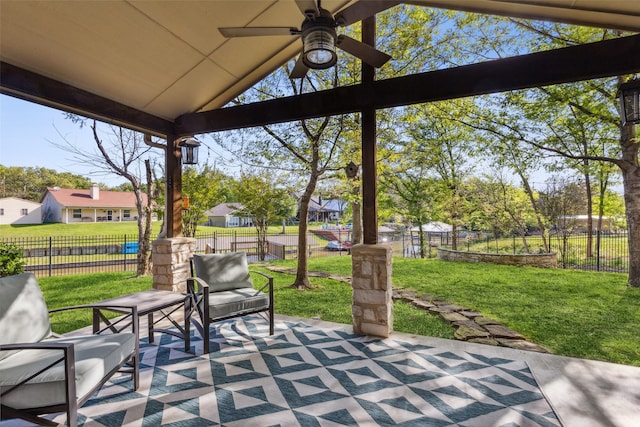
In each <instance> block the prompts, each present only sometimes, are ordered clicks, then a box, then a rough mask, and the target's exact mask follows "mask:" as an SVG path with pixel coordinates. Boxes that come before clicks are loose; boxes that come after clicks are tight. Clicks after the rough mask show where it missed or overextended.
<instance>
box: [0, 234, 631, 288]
mask: <svg viewBox="0 0 640 427" xmlns="http://www.w3.org/2000/svg"><path fill="white" fill-rule="evenodd" d="M350 238H351V235H350V232H349V230H348V229H342V228H333V229H321V230H313V231H312V232H310V233H309V234H308V235H307V247H306V248H305V250H306V251H308V254H309V256H310V257H327V256H348V255H349V254H350V246H349V245H348V241H349V240H350ZM423 238H424V241H425V246H424V251H425V253H424V256H425V257H435V256H436V253H437V250H436V249H437V248H438V247H446V248H451V246H452V236H451V233H425V234H424V236H423ZM0 240H1V241H2V242H4V243H13V244H15V245H16V246H18V247H19V248H21V249H22V252H23V255H24V261H25V262H26V265H25V270H26V271H31V272H33V273H35V274H36V275H37V276H53V275H62V274H83V273H90V272H103V271H135V270H136V266H137V252H138V236H137V234H136V235H111V236H52V237H15V238H2V239H0ZM380 241H381V242H382V243H388V244H391V245H392V246H393V253H394V254H396V255H402V256H404V257H410V258H420V257H421V251H420V244H419V234H418V233H416V232H413V233H411V232H403V231H397V232H389V233H381V234H380ZM345 242H347V243H346V244H345ZM548 243H549V244H550V247H551V252H555V253H557V254H558V266H559V267H562V268H577V269H586V270H596V271H612V272H626V271H628V269H629V255H628V242H627V235H626V234H622V233H621V234H605V233H602V234H600V233H597V234H593V235H591V236H589V235H587V234H571V235H561V234H558V235H551V236H549V237H548ZM589 248H590V249H589ZM457 249H458V250H463V251H464V250H466V251H473V252H489V253H512V254H518V253H543V252H544V246H543V243H542V238H541V237H540V236H526V237H525V238H522V237H520V236H509V237H499V238H496V237H493V236H489V235H488V234H487V233H468V232H461V233H459V234H458V239H457ZM206 251H210V252H229V251H244V252H247V254H248V255H249V259H250V260H251V261H257V260H260V258H262V257H261V256H260V253H259V251H258V237H257V235H256V233H255V231H254V230H252V229H247V230H237V229H236V230H229V231H215V232H211V233H198V234H197V236H196V252H198V253H204V252H206ZM298 253H299V248H298V234H297V233H288V234H281V233H269V234H268V235H267V250H266V254H265V256H264V260H267V261H270V260H277V259H295V258H297V257H298Z"/></svg>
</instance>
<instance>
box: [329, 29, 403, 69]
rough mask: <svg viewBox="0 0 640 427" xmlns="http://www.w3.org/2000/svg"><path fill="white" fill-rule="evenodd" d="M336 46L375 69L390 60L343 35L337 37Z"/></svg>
mask: <svg viewBox="0 0 640 427" xmlns="http://www.w3.org/2000/svg"><path fill="white" fill-rule="evenodd" d="M336 46H337V47H339V48H340V49H342V50H344V51H345V52H348V53H350V54H351V55H353V56H355V57H356V58H360V59H361V60H363V61H364V62H366V63H367V64H369V65H372V66H374V67H376V68H380V67H382V66H383V65H384V64H385V63H386V62H387V61H388V60H390V59H391V56H389V55H387V54H386V53H384V52H380V51H379V50H377V49H375V48H373V47H371V46H369V45H368V44H364V43H362V42H359V41H358V40H355V39H352V38H351V37H348V36H345V35H340V36H338V40H337V42H336Z"/></svg>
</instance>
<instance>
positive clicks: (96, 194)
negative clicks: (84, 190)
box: [89, 183, 100, 200]
mask: <svg viewBox="0 0 640 427" xmlns="http://www.w3.org/2000/svg"><path fill="white" fill-rule="evenodd" d="M89 195H90V196H91V199H93V200H99V199H100V187H98V184H96V183H93V184H91V189H90V190H89Z"/></svg>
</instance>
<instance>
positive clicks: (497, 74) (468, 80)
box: [176, 35, 640, 136]
mask: <svg viewBox="0 0 640 427" xmlns="http://www.w3.org/2000/svg"><path fill="white" fill-rule="evenodd" d="M638 52H640V35H634V36H628V37H622V38H617V39H611V40H605V41H600V42H595V43H588V44H582V45H577V46H572V47H566V48H562V49H555V50H550V51H544V52H537V53H532V54H527V55H521V56H516V57H512V58H505V59H498V60H493V61H487V62H483V63H479V64H472V65H464V66H460V67H456V68H450V69H445V70H438V71H431V72H426V73H421V74H414V75H409V76H404V77H397V78H393V79H386V80H378V81H376V82H374V83H373V90H367V89H366V88H365V87H364V86H363V85H354V86H347V87H339V88H336V89H331V90H326V91H321V92H314V93H308V94H304V95H298V96H290V97H285V98H279V99H274V100H270V101H263V102H258V103H253V104H246V105H240V106H234V107H227V108H220V109H216V110H211V111H206V112H201V113H193V114H186V115H183V116H181V117H179V118H178V119H177V120H176V134H177V135H178V136H183V135H195V134H201V133H207V132H217V131H223V130H231V129H239V128H247V127H254V126H262V125H267V124H271V123H281V122H289V121H295V120H302V119H308V118H313V117H323V116H331V115H336V114H345V113H352V112H356V111H362V109H363V108H365V107H367V106H371V105H374V106H375V108H376V109H383V108H390V107H396V106H400V105H411V104H418V103H424V102H432V101H441V100H446V99H455V98H463V97H467V96H476V95H484V94H489V93H496V92H504V91H509V90H517V89H526V88H533V87H541V86H547V85H552V84H560V83H569V82H575V81H582V80H590V79H595V78H603V77H612V76H617V75H626V74H633V73H637V72H640V54H638Z"/></svg>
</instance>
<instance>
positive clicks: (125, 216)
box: [122, 209, 131, 218]
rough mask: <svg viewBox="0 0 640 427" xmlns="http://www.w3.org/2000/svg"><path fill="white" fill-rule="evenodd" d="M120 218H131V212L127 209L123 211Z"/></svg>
mask: <svg viewBox="0 0 640 427" xmlns="http://www.w3.org/2000/svg"><path fill="white" fill-rule="evenodd" d="M122 217H123V218H131V211H130V210H128V209H125V210H123V211H122Z"/></svg>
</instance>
